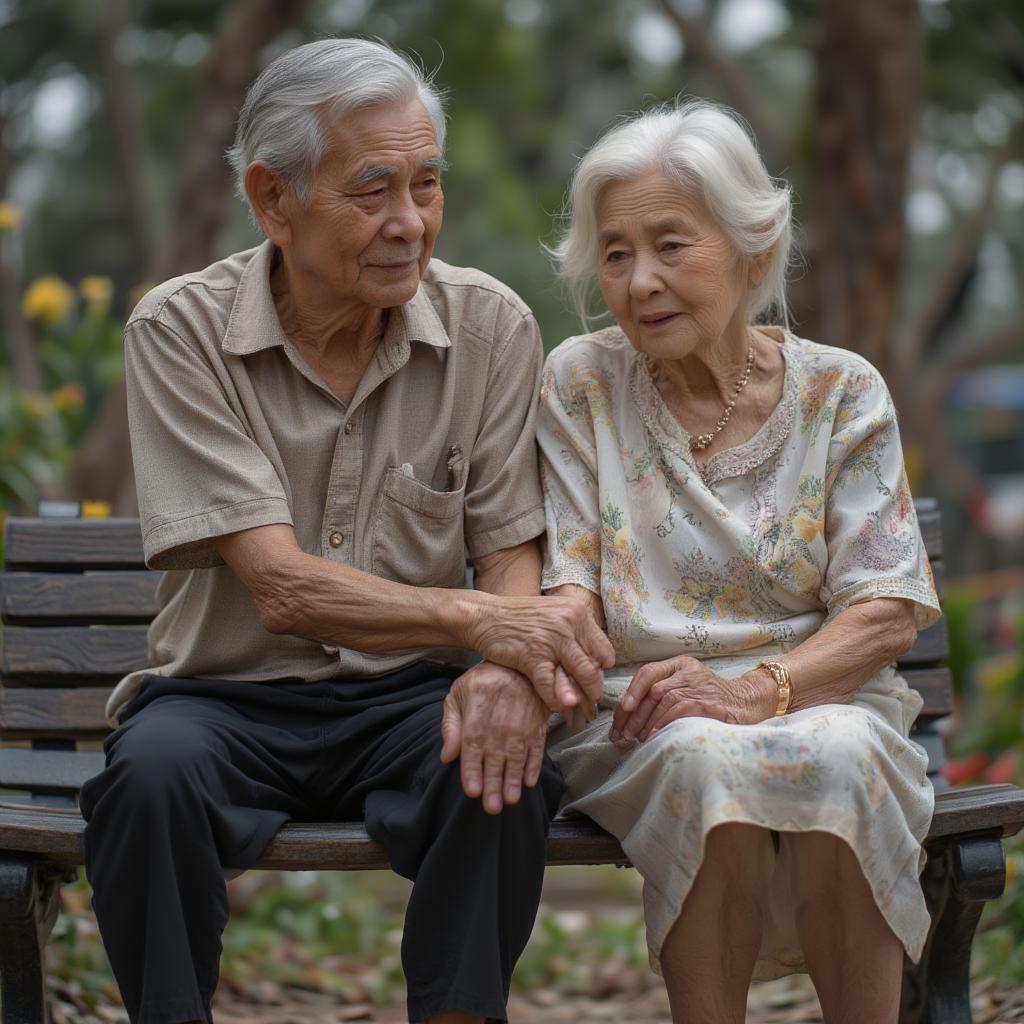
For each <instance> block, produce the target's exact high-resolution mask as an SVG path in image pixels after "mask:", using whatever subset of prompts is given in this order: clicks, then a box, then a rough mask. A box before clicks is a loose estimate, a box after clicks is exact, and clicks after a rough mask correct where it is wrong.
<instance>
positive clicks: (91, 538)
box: [4, 517, 143, 572]
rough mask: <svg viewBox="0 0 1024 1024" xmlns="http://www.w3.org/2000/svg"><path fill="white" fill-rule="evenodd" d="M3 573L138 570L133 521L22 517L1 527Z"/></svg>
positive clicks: (136, 529)
mask: <svg viewBox="0 0 1024 1024" xmlns="http://www.w3.org/2000/svg"><path fill="white" fill-rule="evenodd" d="M4 561H5V563H6V567H7V568H8V569H13V570H35V571H38V570H42V571H51V572H74V571H80V570H82V569H141V568H142V567H143V560H142V534H141V533H140V531H139V521H138V519H27V518H26V519H23V518H17V517H12V518H11V519H8V520H7V523H6V524H5V527H4Z"/></svg>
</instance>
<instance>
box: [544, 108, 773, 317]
mask: <svg viewBox="0 0 1024 1024" xmlns="http://www.w3.org/2000/svg"><path fill="white" fill-rule="evenodd" d="M651 170H660V171H661V172H662V173H663V174H665V176H666V177H668V178H669V179H670V180H674V181H677V182H678V183H679V185H680V187H681V188H682V189H683V190H684V192H686V193H687V194H689V195H692V196H695V197H696V198H697V199H699V200H701V201H702V202H703V203H704V205H705V207H706V208H707V210H708V211H709V213H710V214H711V216H712V217H714V218H715V220H716V221H717V222H718V224H719V225H720V226H721V228H722V230H723V231H724V232H725V235H726V237H727V238H728V239H729V240H730V242H731V243H732V246H733V248H734V249H735V251H736V253H737V254H738V255H739V256H740V257H741V258H747V259H750V258H753V257H756V256H760V255H761V254H763V253H766V252H768V251H771V252H772V256H771V262H770V264H769V267H768V271H767V273H766V274H765V276H764V278H763V279H762V280H761V282H760V283H759V284H758V285H757V286H756V287H754V288H752V289H751V291H750V293H749V295H748V299H747V303H748V312H749V315H750V319H751V321H754V322H757V321H759V320H766V319H767V318H768V317H769V316H771V315H773V314H774V316H776V317H778V318H779V319H780V320H781V322H783V323H787V322H788V310H787V307H786V269H787V266H788V263H789V253H790V245H791V242H792V234H793V226H792V212H791V200H790V189H789V186H788V185H786V184H784V183H776V182H774V181H773V180H772V178H771V176H770V175H769V174H768V171H767V169H766V168H765V166H764V163H763V161H762V160H761V157H760V154H759V153H758V151H757V146H756V145H755V144H754V141H753V139H752V138H751V136H750V134H749V133H748V130H747V128H746V126H745V125H744V124H743V122H742V121H741V120H740V119H739V117H738V115H736V114H735V113H733V112H732V111H731V110H729V109H728V108H727V107H721V106H718V105H717V104H714V103H708V102H706V101H704V100H692V101H688V102H684V103H678V104H673V105H671V106H663V107H658V108H657V109H654V110H650V111H647V112H646V113H643V114H638V115H634V116H632V117H630V118H629V119H628V120H626V121H623V122H620V123H619V124H617V125H615V126H613V127H612V128H611V129H609V130H608V131H607V132H606V133H605V134H604V135H603V136H602V137H601V138H600V139H598V141H597V142H596V143H595V144H594V146H593V147H592V148H591V149H590V150H589V152H587V153H586V154H585V155H584V157H583V159H582V160H580V162H579V164H577V166H576V170H575V171H574V172H573V176H572V183H571V184H570V186H569V194H568V197H567V200H566V206H565V211H564V214H563V220H564V223H565V225H566V227H565V231H564V234H563V235H562V237H561V239H560V240H559V242H558V243H557V244H556V245H555V246H554V247H553V248H551V249H550V250H549V251H550V253H551V255H552V256H553V257H554V259H555V262H556V264H557V266H558V270H559V274H560V276H561V277H562V280H563V281H564V282H565V284H566V286H567V287H568V290H569V294H570V297H571V299H572V303H573V306H574V308H575V309H576V312H577V313H578V314H579V316H580V319H581V320H582V322H583V324H584V327H585V328H587V329H589V327H590V324H591V321H592V320H593V319H594V318H593V316H592V315H591V313H590V312H589V309H588V306H589V300H590V298H591V297H592V293H593V287H594V284H595V281H596V278H597V271H598V265H599V261H600V248H599V244H598V231H599V226H598V223H597V209H598V204H599V202H600V200H601V193H602V192H603V190H604V189H605V187H606V186H608V185H609V184H611V183H612V182H615V181H623V180H626V179H629V178H635V177H637V176H639V175H641V174H645V173H647V172H649V171H651Z"/></svg>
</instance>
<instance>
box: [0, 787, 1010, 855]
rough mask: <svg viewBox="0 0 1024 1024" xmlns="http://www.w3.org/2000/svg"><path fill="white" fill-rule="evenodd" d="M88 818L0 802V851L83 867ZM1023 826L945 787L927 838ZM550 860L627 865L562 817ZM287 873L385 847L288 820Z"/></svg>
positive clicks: (981, 794) (579, 822)
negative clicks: (82, 846) (290, 822)
mask: <svg viewBox="0 0 1024 1024" xmlns="http://www.w3.org/2000/svg"><path fill="white" fill-rule="evenodd" d="M83 827H84V822H83V821H82V819H81V817H80V816H79V815H78V814H77V813H61V812H59V811H54V810H51V809H45V810H35V809H32V810H27V809H26V810H22V809H15V808H12V807H10V806H5V807H0V849H3V850H13V851H18V852H24V853H32V854H37V855H38V856H40V857H42V858H43V859H45V860H46V861H48V862H51V863H61V864H81V863H82V853H81V834H82V829H83ZM1021 827H1024V791H1022V790H1019V789H1017V788H1016V787H1015V786H973V787H970V788H965V789H954V790H947V791H946V792H944V793H940V794H938V795H937V796H936V799H935V817H934V819H933V821H932V827H931V830H930V831H929V833H928V841H935V840H940V839H942V838H944V837H946V836H952V835H960V834H966V833H971V832H986V831H990V830H1001V831H1002V833H1003V834H1004V835H1013V834H1014V833H1016V832H1018V831H1019V830H1020V829H1021ZM547 862H548V864H552V865H555V864H624V863H627V861H626V858H625V856H624V855H623V853H622V849H621V847H620V846H619V844H618V841H617V840H616V839H615V838H613V837H612V836H610V835H609V834H608V833H607V832H605V831H604V830H603V829H601V828H599V827H598V826H597V825H595V824H594V823H593V822H592V821H590V820H589V819H585V818H571V819H570V818H560V819H558V820H557V821H555V822H554V823H553V824H552V826H551V834H550V835H549V837H548V852H547ZM255 866H256V867H258V868H276V869H281V870H289V871H291V870H361V869H366V868H384V867H387V866H388V865H387V860H386V858H385V857H384V851H383V849H382V848H381V847H380V846H379V845H378V844H376V843H374V842H373V841H372V840H371V839H370V838H369V836H367V834H366V832H365V830H364V829H363V826H362V825H360V824H353V823H341V824H317V823H308V824H307V823H293V824H289V825H285V826H284V828H282V829H281V831H280V832H279V833H278V834H277V836H276V838H275V839H274V840H273V841H272V842H271V844H270V846H269V847H268V848H267V850H266V852H265V853H264V855H263V856H262V857H261V858H260V859H259V861H258V862H257V863H256V865H255Z"/></svg>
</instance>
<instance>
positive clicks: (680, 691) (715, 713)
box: [610, 655, 764, 740]
mask: <svg viewBox="0 0 1024 1024" xmlns="http://www.w3.org/2000/svg"><path fill="white" fill-rule="evenodd" d="M760 698H761V695H760V693H759V692H758V690H757V688H756V685H755V684H753V683H752V682H751V681H749V680H748V679H747V678H746V677H741V678H739V679H728V680H726V679H722V678H721V677H720V676H717V675H715V673H714V672H712V671H711V670H710V669H709V668H707V667H706V666H705V665H704V663H703V662H701V661H698V660H697V659H696V658H690V657H687V656H685V655H683V656H680V657H677V658H669V659H668V660H667V661H652V662H651V663H650V664H647V665H644V666H643V667H642V668H641V669H640V670H639V671H638V672H637V673H636V675H634V676H633V678H632V680H631V681H630V684H629V686H628V687H627V689H626V692H625V693H624V694H623V696H622V700H621V701H620V702H619V705H618V707H617V708H616V709H615V714H614V715H613V716H612V728H611V733H610V737H611V739H613V740H618V739H628V740H631V739H635V738H638V739H640V740H645V739H647V738H648V737H649V736H652V735H654V733H655V732H657V731H658V730H659V729H662V728H664V727H665V726H666V725H668V723H669V722H673V721H675V720H676V719H677V718H694V717H700V718H716V719H718V721H720V722H734V723H736V722H741V723H745V722H756V721H760V720H761V719H762V718H763V717H764V715H763V714H762V713H761V710H760V703H761V699H760Z"/></svg>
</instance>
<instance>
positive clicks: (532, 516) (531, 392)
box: [465, 310, 544, 558]
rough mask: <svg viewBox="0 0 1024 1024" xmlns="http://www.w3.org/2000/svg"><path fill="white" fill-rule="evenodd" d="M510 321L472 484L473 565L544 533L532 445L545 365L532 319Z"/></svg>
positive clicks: (490, 388) (487, 401) (469, 534)
mask: <svg viewBox="0 0 1024 1024" xmlns="http://www.w3.org/2000/svg"><path fill="white" fill-rule="evenodd" d="M509 315H510V317H511V318H512V323H511V325H510V326H509V327H508V328H507V329H506V330H507V335H506V338H505V341H504V343H501V344H500V347H496V349H495V352H494V355H493V357H492V360H491V368H490V373H489V375H488V380H487V392H486V396H485V398H484V405H483V414H482V416H481V420H480V427H479V430H478V432H477V437H476V440H475V442H474V445H473V452H472V457H471V459H470V469H469V477H468V480H467V483H466V506H465V507H466V512H465V524H466V546H467V548H468V549H469V554H470V557H472V558H481V557H483V556H484V555H489V554H491V553H492V552H494V551H500V550H502V549H503V548H509V547H514V546H515V545H517V544H522V543H524V542H525V541H528V540H532V539H533V538H534V537H537V536H539V535H540V534H542V533H543V532H544V501H543V498H542V496H541V490H540V472H539V469H538V466H537V447H536V444H535V442H534V426H535V420H536V412H537V395H538V392H539V389H540V370H541V362H542V359H543V350H542V347H541V340H540V331H539V329H538V327H537V323H536V321H535V320H534V319H533V317H532V316H527V315H523V314H522V313H519V312H518V311H515V310H510V313H509ZM502 333H504V332H502Z"/></svg>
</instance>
